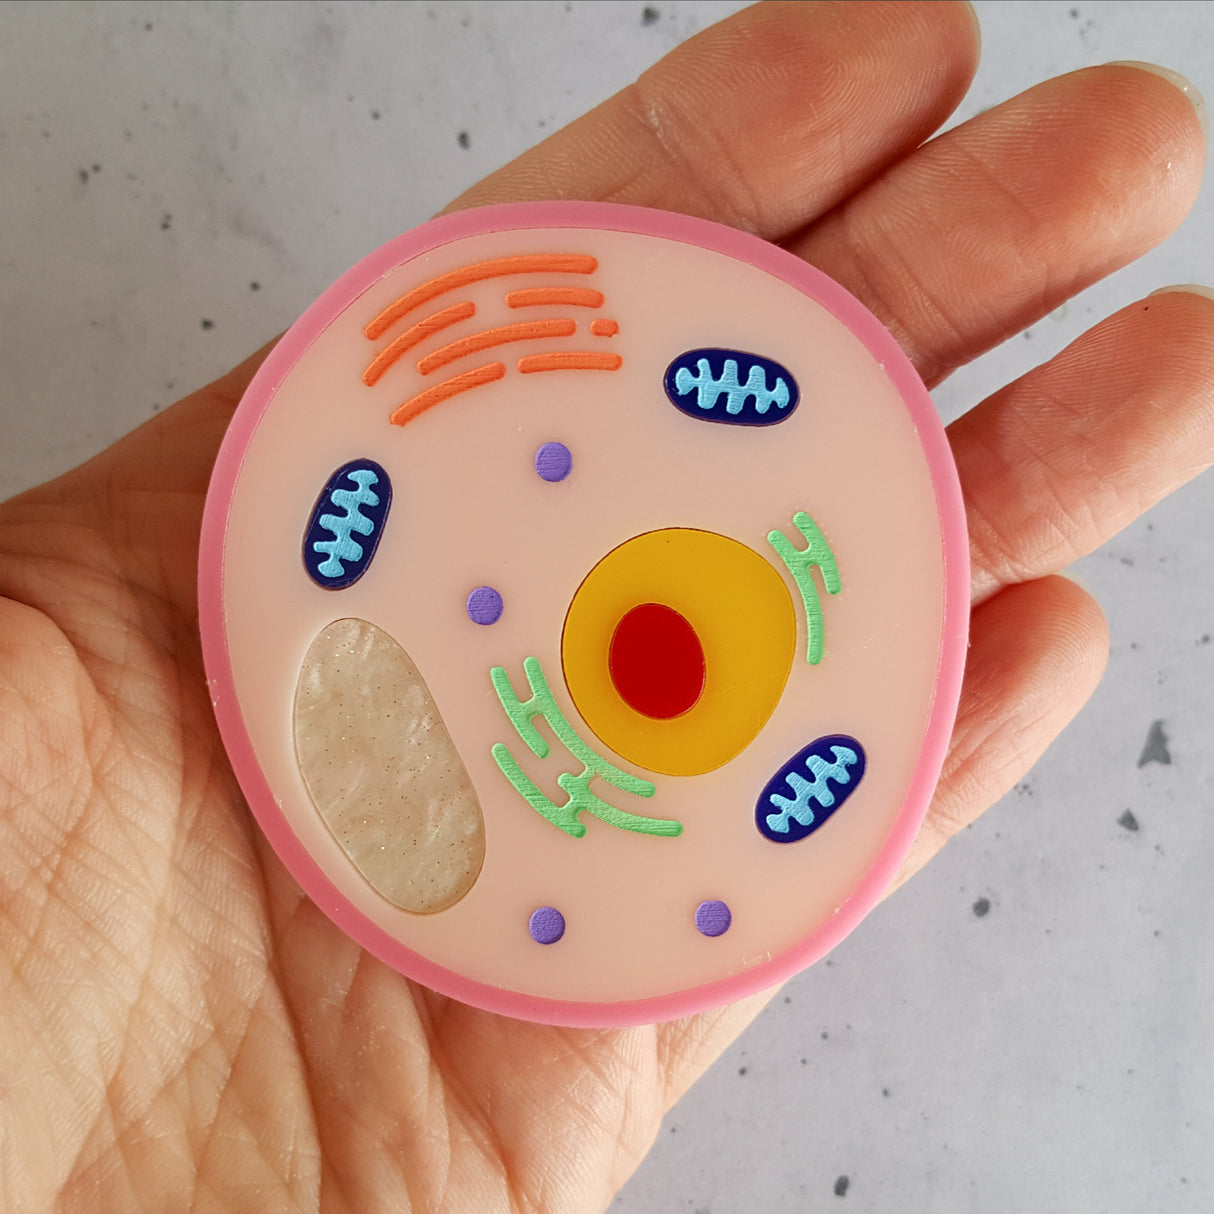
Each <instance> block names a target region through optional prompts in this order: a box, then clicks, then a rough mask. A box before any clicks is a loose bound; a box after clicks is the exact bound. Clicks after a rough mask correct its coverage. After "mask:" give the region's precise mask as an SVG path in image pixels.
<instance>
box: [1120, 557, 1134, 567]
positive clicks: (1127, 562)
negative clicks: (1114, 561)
mask: <svg viewBox="0 0 1214 1214" xmlns="http://www.w3.org/2000/svg"><path fill="white" fill-rule="evenodd" d="M1118 560H1120V561H1121V563H1122V564H1123V565H1128V566H1129V567H1130V568H1131V569H1133V568H1134V559H1133V557H1128V556H1123V557H1119V558H1118Z"/></svg>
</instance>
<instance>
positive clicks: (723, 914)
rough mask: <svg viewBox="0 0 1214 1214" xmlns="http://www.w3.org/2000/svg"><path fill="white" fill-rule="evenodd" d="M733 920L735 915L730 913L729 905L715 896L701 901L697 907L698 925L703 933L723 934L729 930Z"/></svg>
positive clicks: (711, 934) (710, 934)
mask: <svg viewBox="0 0 1214 1214" xmlns="http://www.w3.org/2000/svg"><path fill="white" fill-rule="evenodd" d="M732 922H733V915H732V914H730V911H729V907H728V906H726V905H725V903H724V902H718V901H717V900H716V899H715V898H713V899H710V900H709V901H708V902H701V903H700V905H699V906H697V907H696V927H698V928H699V929H700V934H701V935H704V936H723V935H725V933H726V932H727V931H729V925H730V924H731V923H732Z"/></svg>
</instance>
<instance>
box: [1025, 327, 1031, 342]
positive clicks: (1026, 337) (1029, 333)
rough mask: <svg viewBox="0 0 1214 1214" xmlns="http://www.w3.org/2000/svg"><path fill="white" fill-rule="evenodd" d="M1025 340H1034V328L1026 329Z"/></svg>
mask: <svg viewBox="0 0 1214 1214" xmlns="http://www.w3.org/2000/svg"><path fill="white" fill-rule="evenodd" d="M1024 340H1025V341H1032V340H1033V330H1032V329H1025V331H1024Z"/></svg>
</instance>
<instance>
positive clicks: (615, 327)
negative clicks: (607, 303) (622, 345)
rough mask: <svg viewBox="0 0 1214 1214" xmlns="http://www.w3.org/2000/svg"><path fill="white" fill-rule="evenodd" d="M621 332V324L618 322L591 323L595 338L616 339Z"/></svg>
mask: <svg viewBox="0 0 1214 1214" xmlns="http://www.w3.org/2000/svg"><path fill="white" fill-rule="evenodd" d="M619 331H620V322H619V321H618V320H592V321H591V322H590V332H591V333H593V334H594V335H595V337H614V336H615V335H616V334H617V333H618V332H619Z"/></svg>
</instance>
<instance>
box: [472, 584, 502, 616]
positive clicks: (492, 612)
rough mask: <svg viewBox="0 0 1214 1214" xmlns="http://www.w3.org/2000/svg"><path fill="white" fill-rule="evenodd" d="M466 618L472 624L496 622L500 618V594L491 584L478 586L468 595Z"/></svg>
mask: <svg viewBox="0 0 1214 1214" xmlns="http://www.w3.org/2000/svg"><path fill="white" fill-rule="evenodd" d="M468 618H469V619H470V620H471V621H472V622H473V623H474V624H496V623H497V622H498V620H500V619H501V618H502V596H501V595H500V594H498V592H497V591H496V590H494V589H493V587H492V586H478V587H477V588H476V589H475V590H474V591H473V592H472V593H471V594H470V595H469V596H468Z"/></svg>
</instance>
